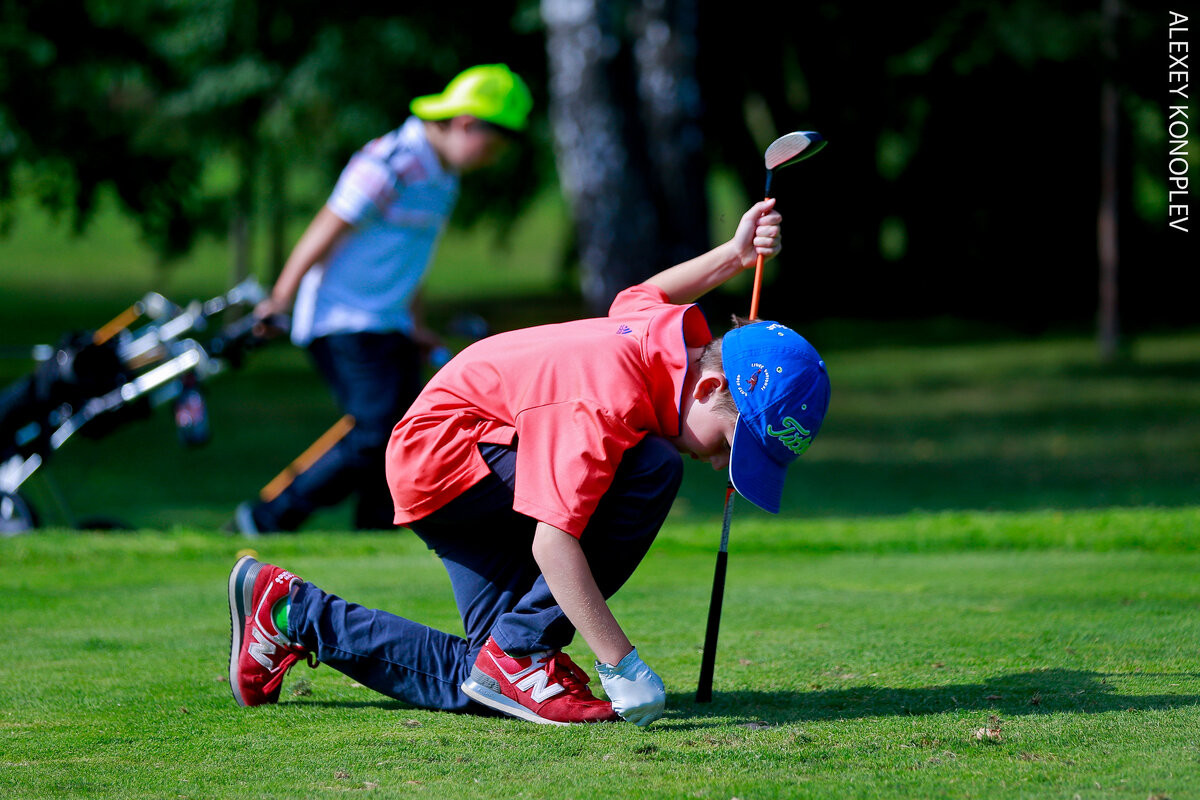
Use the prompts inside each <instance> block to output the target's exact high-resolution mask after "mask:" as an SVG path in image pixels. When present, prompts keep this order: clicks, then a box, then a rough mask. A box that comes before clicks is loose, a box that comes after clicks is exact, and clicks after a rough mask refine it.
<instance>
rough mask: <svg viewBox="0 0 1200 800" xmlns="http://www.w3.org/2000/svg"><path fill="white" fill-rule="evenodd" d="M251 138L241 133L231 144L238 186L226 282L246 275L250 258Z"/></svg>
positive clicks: (253, 164) (253, 165)
mask: <svg viewBox="0 0 1200 800" xmlns="http://www.w3.org/2000/svg"><path fill="white" fill-rule="evenodd" d="M255 150H256V148H255V144H254V141H253V138H252V137H251V136H248V135H243V136H242V138H241V141H240V142H238V143H237V145H236V146H235V151H236V153H237V158H236V162H237V170H238V178H237V179H238V185H237V190H236V191H235V192H234V195H233V208H232V210H231V211H230V214H229V241H230V246H231V247H232V248H233V254H232V255H233V267H232V270H231V274H230V285H231V286H233V285H237V284H239V283H241V282H242V281H244V280H245V279H246V278H247V277H248V276H249V275H250V258H251V253H252V250H253V244H254V229H253V218H254V217H253V214H254V176H255V172H256V165H257V161H258V159H257V158H256V155H255Z"/></svg>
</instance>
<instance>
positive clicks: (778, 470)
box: [729, 415, 787, 514]
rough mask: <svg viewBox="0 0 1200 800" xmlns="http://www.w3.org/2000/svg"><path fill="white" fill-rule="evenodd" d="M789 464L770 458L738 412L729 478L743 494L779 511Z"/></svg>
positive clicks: (738, 491) (767, 509)
mask: <svg viewBox="0 0 1200 800" xmlns="http://www.w3.org/2000/svg"><path fill="white" fill-rule="evenodd" d="M786 477H787V465H786V464H780V463H778V462H776V461H775V460H774V459H772V458H771V456H770V455H768V454H767V452H766V451H765V450H763V449H762V446H761V445H759V443H758V440H757V439H755V438H754V434H753V433H751V432H750V428H749V426H748V425H746V423H745V422H744V421H743V419H742V417H741V415H739V416H738V421H737V427H736V428H734V431H733V447H732V448H731V450H730V453H729V481H730V482H731V483H732V484H733V488H734V489H736V490H737V493H738V494H740V495H741V496H742V497H744V498H746V499H747V500H749V501H750V502H751V503H754V505H756V506H758V507H759V508H761V509H762V510H763V511H769V512H770V513H772V514H778V513H779V506H780V503H781V502H782V500H783V482H784V478H786Z"/></svg>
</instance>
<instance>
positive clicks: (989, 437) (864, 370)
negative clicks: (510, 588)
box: [0, 206, 1200, 800]
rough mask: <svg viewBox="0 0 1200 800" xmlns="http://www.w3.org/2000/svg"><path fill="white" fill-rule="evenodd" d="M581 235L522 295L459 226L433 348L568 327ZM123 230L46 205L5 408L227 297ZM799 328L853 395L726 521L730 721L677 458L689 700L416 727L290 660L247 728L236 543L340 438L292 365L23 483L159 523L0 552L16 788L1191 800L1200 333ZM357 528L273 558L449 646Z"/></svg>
mask: <svg viewBox="0 0 1200 800" xmlns="http://www.w3.org/2000/svg"><path fill="white" fill-rule="evenodd" d="M560 212H561V209H557V210H556V208H555V207H553V206H550V207H547V208H544V209H542V211H541V212H540V214H539V215H535V216H534V218H533V224H532V225H531V226H530V227H529V228H528V229H526V228H522V230H521V231H520V232H519V234H520V235H519V236H518V247H517V248H516V249H515V250H514V251H513V253H514V254H513V255H512V257H511V258H510V260H511V264H510V265H509V267H508V268H507V271H505V270H500V269H498V268H496V265H495V263H494V262H495V260H496V259H497V258H499V256H498V255H497V254H496V253H495V252H492V250H494V249H495V248H489V246H488V245H487V241H486V240H484V239H480V238H476V237H463V236H457V235H456V236H454V237H448V241H447V242H446V245H445V246H444V247H443V249H442V251H441V252H442V256H439V257H440V258H441V257H444V258H445V259H446V260H445V261H444V262H442V263H440V264H439V266H438V267H437V268H436V269H435V271H434V280H433V282H432V283H431V287H430V288H431V296H432V300H433V301H434V302H433V304H432V308H431V311H433V312H435V317H436V319H437V320H438V321H439V324H442V323H444V321H445V320H446V319H448V318H449V317H450V316H451V315H452V314H453V313H454V312H455V311H457V310H458V309H460V308H465V309H467V310H473V311H478V312H479V313H482V314H485V315H486V316H487V317H488V319H489V321H490V322H492V324H493V326H494V327H495V328H496V329H501V328H504V327H511V326H514V325H525V324H533V323H536V322H543V321H547V319H548V318H550V317H551V316H553V315H555V314H563V315H566V314H567V313H568V311H569V310H570V309H571V308H573V307H574V306H573V305H572V304H571V302H570V300H569V298H562V297H558V296H557V295H553V292H552V291H551V290H550V289H548V288H544V287H548V286H550V285H551V284H552V282H553V281H552V278H553V275H554V269H553V264H552V263H551V261H552V260H551V259H549V258H548V257H545V255H546V253H547V252H549V249H547V248H546V247H545V246H544V244H545V242H547V241H550V240H551V239H550V238H548V237H552V236H555V235H557V233H556V232H558V233H561V231H562V230H563V228H562V224H561V213H560ZM102 222H103V223H104V224H103V227H102V229H101V235H97V236H95V237H93V238H92V239H90V240H88V241H80V242H76V243H71V242H64V241H62V238H61V236H55V235H53V231H52V230H48V229H43V227H42V226H39V224H38V218H37V217H32V218H31V217H29V215H28V214H25V215H23V216H22V218H21V224H20V225H18V226H17V229H16V231H15V235H14V236H13V237H12V238H10V239H6V240H0V263H2V264H4V265H5V266H6V267H8V268H7V269H2V270H0V320H3V321H4V322H3V326H2V328H0V346H2V347H0V354H2V355H4V358H2V359H0V386H3V385H6V384H7V383H8V381H10V380H12V379H13V378H15V377H17V376H19V375H22V374H25V373H26V372H27V371H28V370H30V369H32V364H31V362H29V360H28V352H29V350H28V347H27V346H28V345H29V344H32V343H36V342H52V341H55V340H56V339H57V338H58V336H59V335H60V334H61V333H62V332H63V331H65V330H67V329H70V328H74V327H92V328H94V327H96V326H98V325H99V324H101V323H103V322H104V321H105V320H107V319H108V318H110V317H111V316H112V315H113V314H115V313H116V312H118V311H120V309H122V308H124V307H125V306H126V305H128V304H129V303H130V302H131V301H132V300H133V299H136V298H137V297H140V296H141V294H142V293H143V292H145V291H147V290H148V289H155V290H160V291H163V292H165V293H167V294H168V295H170V296H171V297H172V298H174V299H177V300H181V301H183V300H187V299H190V298H192V297H205V296H208V295H210V294H212V293H215V292H216V291H218V290H219V289H220V288H221V287H222V286H223V285H224V277H225V275H226V272H227V267H226V266H225V264H224V261H225V258H226V256H225V251H224V250H223V249H220V248H218V247H217V246H216V245H213V246H212V247H209V248H207V249H206V250H202V251H201V253H200V256H198V257H197V260H196V261H195V262H194V263H191V264H188V265H186V268H184V267H180V268H178V269H177V270H176V271H175V272H170V273H166V272H156V271H155V270H154V269H153V267H152V260H151V259H149V258H148V257H147V256H146V254H145V253H144V252H143V251H142V250H139V249H138V248H136V247H135V242H134V237H133V236H132V234H131V233H130V231H129V230H128V225H127V224H126V225H124V226H122V225H119V224H118V220H115V219H114V218H113V216H112V214H111V212H106V215H105V216H102ZM526 237H527V238H528V240H529V241H530V242H533V245H532V246H531V245H529V244H528V243H527V244H525V245H523V246H521V245H520V241H521V240H522V239H523V238H526ZM118 245H119V246H118ZM205 254H207V255H205ZM202 257H203V258H202ZM538 257H542V258H541V260H540V261H539V260H538ZM785 258H786V256H785ZM205 259H207V261H206V260H205ZM530 265H534V267H533V268H532V269H533V271H532V272H529V271H528V270H530V269H531V267H530ZM521 270H525V271H521ZM466 286H471V287H477V288H478V296H472V297H470V298H464V297H463V296H462V292H463V290H464V287H466ZM740 303H741V301H740V299H739V304H740ZM777 308H778V306H775V307H772V306H770V305H768V307H767V308H766V309H765V311H766V312H767V313H768V314H771V313H778V312H777V311H776V310H775V309H777ZM714 319H715V317H714ZM803 323H804V321H803V320H798V321H796V324H797V325H798V326H799V327H800V328H801V329H802V330H803V332H805V333H807V334H809V335H810V338H812V340H813V341H814V343H816V344H817V345H818V346H819V348H820V349H821V352H822V354H823V355H824V356H825V358H826V359H827V361H828V362H829V364H830V372H831V376H832V379H833V386H834V388H833V391H834V395H833V403H832V406H831V411H830V415H829V418H828V419H827V421H826V424H825V426H824V427H823V429H822V431H821V435H820V438H819V439H818V441H817V443H816V445H815V446H814V447H813V448H812V450H811V451H810V452H809V453H808V454H806V455H805V457H804V458H803V459H801V460H800V461H799V462H797V464H796V465H795V466H794V467H793V468H792V475H791V479H790V482H789V487H788V496H787V497H786V498H785V502H784V514H783V515H781V516H780V517H771V516H769V515H766V514H764V513H761V512H757V511H755V510H753V509H751V508H749V504H748V503H745V502H740V503H739V504H738V506H737V510H736V512H735V516H734V523H733V535H732V540H731V546H730V573H729V581H728V585H727V588H726V597H725V614H724V620H723V624H722V628H721V640H720V647H719V653H718V660H717V669H716V680H715V686H714V690H715V697H714V702H713V703H712V704H711V705H703V706H698V705H696V704H694V703H693V699H692V698H693V693H694V691H695V687H696V680H697V676H698V672H699V664H700V650H701V646H702V642H703V636H704V621H705V615H706V613H707V605H708V597H709V591H710V587H711V581H712V570H713V563H714V556H715V552H716V548H717V541H718V538H719V534H720V510H721V500H722V498H723V496H724V486H725V478H724V476H721V475H718V474H716V473H714V472H712V471H711V470H708V469H707V468H706V467H704V466H702V465H688V475H687V478H686V480H685V484H684V488H683V490H682V492H681V495H680V497H679V499H678V500H677V502H676V505H675V509H674V511H673V512H672V516H671V518H670V519H669V520H668V523H667V525H666V527H665V528H664V530H663V532H662V534H661V535H660V537H659V541H658V542H657V543H656V545H655V547H654V548H653V549H652V550H651V552H650V555H649V556H648V557H647V559H646V561H645V563H644V564H643V565H642V566H641V568H640V569H639V570H638V572H637V573H636V574H635V575H634V577H633V579H632V580H631V582H630V583H629V584H628V585H627V586H626V587H625V588H624V589H622V591H621V592H620V593H619V594H618V595H617V597H616V598H615V599H614V601H613V605H614V609H615V611H616V613H617V616H618V618H619V619H620V620H621V621H622V623H623V625H624V626H625V628H626V630H627V631H628V633H629V635H630V636H631V638H632V639H633V641H634V642H635V643H636V644H637V645H638V647H639V649H640V651H641V653H642V654H643V655H644V656H645V658H646V660H647V661H648V663H649V664H650V665H651V666H653V667H654V668H655V669H656V670H658V671H659V672H660V673H661V675H662V676H663V678H664V679H665V681H666V684H667V689H668V693H669V706H668V711H667V715H666V717H665V718H664V719H663V720H662V721H661V722H659V723H656V724H655V725H654V726H653V727H651V728H650V729H649V730H646V731H643V730H639V729H636V728H634V727H633V726H630V725H604V726H598V727H588V728H571V729H560V728H544V727H539V726H534V725H529V724H525V723H522V722H519V721H516V720H507V719H498V718H481V717H469V716H453V715H447V714H440V713H433V712H427V711H420V710H416V709H412V708H408V707H406V706H404V705H402V704H400V703H397V702H394V701H391V700H389V699H387V698H384V697H381V696H379V695H376V694H373V693H372V692H370V691H368V690H366V689H363V688H361V687H358V686H355V685H353V684H352V683H351V682H350V681H348V680H347V679H345V678H344V677H342V676H341V675H339V674H338V673H336V672H334V671H332V670H330V669H329V668H328V667H321V668H319V669H317V670H315V671H313V670H309V669H307V668H306V667H304V666H298V667H297V668H296V669H294V670H293V673H292V674H291V675H290V676H289V678H288V680H287V682H286V683H285V685H284V692H283V697H282V702H281V703H280V705H279V706H277V707H267V708H259V709H241V708H238V707H236V706H235V704H234V702H233V699H232V697H231V696H230V692H229V688H228V684H227V682H226V681H227V677H226V673H227V659H228V644H229V639H228V636H229V630H228V626H229V616H228V610H227V608H226V600H225V591H226V578H227V574H228V571H229V569H230V567H231V566H232V564H233V562H234V560H235V559H236V557H237V553H238V551H239V550H241V549H242V548H244V547H247V546H248V543H247V542H246V541H244V540H241V539H235V538H231V537H227V536H225V535H223V534H220V533H217V532H216V531H217V529H218V528H219V527H220V526H221V525H222V524H223V523H224V522H225V521H227V520H228V519H229V517H230V515H231V513H232V510H233V507H234V505H235V504H236V503H237V502H239V501H241V500H244V499H247V498H249V497H252V496H253V495H254V493H255V492H256V491H257V490H258V488H259V487H260V486H262V485H263V484H264V483H266V482H267V481H268V480H270V479H271V478H272V477H273V476H274V475H275V474H276V473H277V472H278V471H279V469H280V468H282V467H283V466H284V465H285V464H286V463H287V462H288V461H289V460H290V459H291V458H293V457H295V456H296V455H297V454H298V453H299V452H300V451H301V450H302V449H303V448H304V447H305V446H306V445H307V444H308V443H310V442H311V441H312V440H313V439H314V438H315V437H316V436H317V435H319V434H320V433H321V431H323V430H324V429H325V428H327V427H328V426H329V425H330V424H331V423H332V422H333V421H334V420H335V419H337V417H338V416H339V412H338V411H337V409H336V408H335V407H334V406H333V403H332V401H331V400H330V398H329V394H328V392H327V390H326V389H325V387H324V386H323V385H322V384H321V383H320V381H319V379H318V378H317V376H316V375H315V373H314V372H313V369H312V367H311V366H310V365H309V363H308V361H307V359H306V358H305V355H304V354H303V353H302V352H300V351H297V350H295V349H293V348H290V347H289V346H287V345H282V344H281V345H279V346H276V347H274V348H272V349H270V350H267V351H264V352H262V353H256V354H255V356H254V358H253V359H251V360H250V363H249V364H248V366H247V367H246V368H245V369H244V370H241V371H231V372H229V373H227V374H225V375H221V376H218V377H217V378H215V379H214V380H213V381H212V382H211V384H210V385H209V409H210V412H211V417H212V424H213V432H214V436H213V441H212V442H211V443H210V444H209V445H208V446H207V447H205V448H202V449H200V450H190V451H189V450H184V449H183V448H181V447H180V445H179V444H178V442H177V441H176V434H175V431H174V428H173V424H172V422H171V418H170V414H169V413H166V412H167V409H158V410H157V411H156V413H155V414H154V415H152V416H151V418H150V419H149V420H147V421H143V422H136V423H133V424H129V425H127V426H124V427H122V428H120V429H119V430H117V431H115V432H114V433H112V434H111V435H110V436H106V437H104V438H102V439H99V440H91V439H88V438H86V437H83V436H80V437H76V438H74V439H72V440H71V441H70V442H68V445H67V446H66V447H64V448H63V450H62V451H60V452H59V453H57V454H56V455H55V458H54V459H53V460H52V461H51V462H50V463H49V465H48V467H47V468H46V469H44V470H43V471H42V473H40V474H39V475H37V476H35V478H34V479H33V480H31V481H29V482H28V483H27V484H26V485H25V486H24V487H22V492H23V493H25V494H26V495H27V497H28V499H29V500H30V501H31V502H32V503H34V505H35V506H36V507H37V508H38V510H39V511H40V512H41V514H42V519H43V522H44V523H45V524H46V525H49V526H64V527H65V526H66V525H68V524H69V523H72V522H76V523H79V522H83V521H85V520H88V519H93V520H94V519H96V518H111V519H115V520H119V521H123V522H125V523H128V524H129V525H130V526H131V527H133V528H135V529H137V530H135V531H132V532H117V533H108V534H105V533H81V532H69V531H66V530H64V529H63V528H62V527H60V528H53V527H51V528H50V529H49V530H41V531H38V532H35V533H30V534H27V535H23V536H20V537H16V538H7V539H6V538H0V635H2V636H3V641H4V642H5V645H6V648H5V652H4V657H3V658H2V659H0V798H5V799H6V800H7V798H72V797H88V798H95V797H104V798H109V797H118V798H119V797H139V798H177V797H183V798H242V797H248V798H277V797H305V798H310V797H316V798H325V797H329V798H342V797H371V798H377V797H379V798H383V797H414V798H437V799H438V800H441V799H442V798H453V799H454V800H458V799H459V798H463V799H465V798H476V797H478V798H488V799H489V800H497V799H498V798H509V797H527V798H579V799H580V800H591V798H620V797H644V798H664V797H666V798H672V797H679V798H688V797H698V798H710V799H711V800H728V798H733V797H737V798H742V800H759V799H760V798H790V797H812V798H822V799H824V798H987V800H1003V798H1039V799H1040V798H1062V800H1073V798H1077V797H1078V798H1081V799H1082V800H1096V799H1098V798H1129V800H1147V798H1159V799H1160V800H1161V798H1172V800H1181V799H1185V798H1192V797H1200V749H1198V748H1197V744H1196V742H1197V733H1196V732H1197V731H1198V730H1200V711H1198V709H1200V332H1198V331H1196V330H1191V331H1186V330H1185V331H1157V332H1153V333H1141V334H1139V335H1136V336H1133V337H1132V338H1131V340H1130V342H1129V351H1128V359H1127V360H1125V361H1124V362H1122V363H1120V364H1118V365H1115V366H1101V365H1099V364H1097V363H1096V357H1095V346H1094V344H1093V342H1092V341H1091V339H1090V338H1089V337H1088V336H1087V335H1086V333H1081V332H1078V331H1077V332H1074V333H1072V332H1064V333H1063V334H1062V335H1061V336H1057V337H1041V338H1034V337H1030V336H1014V335H1008V334H1005V333H1004V332H1003V331H994V332H989V331H987V330H980V329H978V328H976V327H974V326H971V325H970V324H959V323H955V322H952V321H948V320H942V321H936V320H935V321H931V322H928V323H905V324H900V325H891V324H883V323H859V322H844V323H842V322H838V321H823V322H820V323H815V324H813V325H807V324H803ZM716 324H717V323H714V325H716ZM992 334H994V335H992ZM913 509H920V510H919V511H914V510H913ZM348 517H349V514H348V513H347V509H346V508H344V507H343V508H339V509H336V510H333V511H329V512H325V513H323V514H320V515H318V516H317V518H316V519H314V520H313V521H312V525H311V526H310V530H309V531H306V532H304V533H301V534H299V535H297V536H293V537H278V538H271V539H266V540H263V541H260V542H258V543H255V544H254V545H253V546H254V547H256V548H257V549H258V551H259V554H260V556H261V557H262V558H263V559H266V560H272V561H276V562H278V563H281V564H283V565H284V566H286V567H288V568H291V569H293V570H295V571H296V572H297V573H298V574H300V575H301V576H302V577H305V578H307V579H310V580H312V581H314V582H315V583H317V584H318V585H320V586H321V587H322V588H325V589H327V590H329V591H331V592H335V593H337V594H340V595H342V596H344V597H346V598H348V599H351V600H354V601H358V602H362V603H365V604H368V605H373V606H377V607H382V608H386V609H388V610H392V611H395V612H397V613H401V614H404V615H406V616H410V617H412V618H414V619H417V620H420V621H423V622H427V623H429V624H432V625H435V626H438V627H440V628H443V629H445V630H450V631H459V630H460V623H459V621H458V616H457V613H456V611H455V609H454V607H453V602H452V599H451V596H450V591H449V585H448V581H447V579H446V577H445V574H444V572H443V570H442V567H441V565H440V564H439V563H437V561H436V559H435V558H434V557H433V556H432V555H431V554H430V553H429V552H428V551H427V550H426V549H425V548H424V547H423V546H422V545H421V544H420V542H419V541H417V540H416V539H415V538H414V537H413V536H411V535H410V534H406V533H394V534H369V535H366V534H351V533H338V532H337V531H339V530H340V529H342V528H344V527H345V526H346V524H347V519H348ZM570 652H571V654H572V655H573V656H574V657H575V659H576V661H577V662H578V663H580V664H581V665H583V666H585V667H589V666H590V663H591V658H590V655H589V654H588V653H587V652H586V648H585V646H584V644H583V642H581V641H580V642H576V644H575V646H573V647H572V648H571V649H570ZM593 672H594V670H593Z"/></svg>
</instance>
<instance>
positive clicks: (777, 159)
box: [763, 131, 826, 171]
mask: <svg viewBox="0 0 1200 800" xmlns="http://www.w3.org/2000/svg"><path fill="white" fill-rule="evenodd" d="M825 144H826V142H825V137H823V136H822V135H821V134H819V133H817V132H816V131H793V132H791V133H787V134H784V135H783V136H780V137H779V138H778V139H776V140H775V141H773V142H771V146H770V147H768V148H767V153H766V156H765V157H764V159H763V160H764V161H765V162H766V165H767V170H769V171H773V170H777V169H781V168H783V167H786V166H790V165H791V164H795V163H796V162H797V161H803V160H804V159H806V158H811V157H812V156H815V155H816V154H817V153H819V152H820V151H821V148H823V147H824V146H825Z"/></svg>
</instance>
